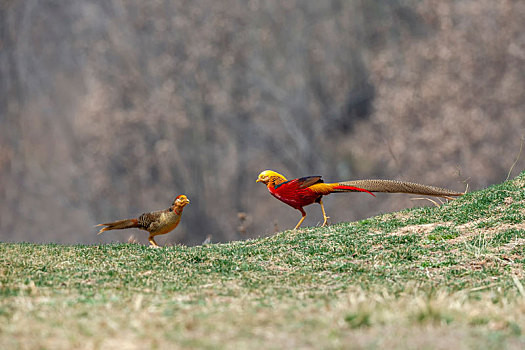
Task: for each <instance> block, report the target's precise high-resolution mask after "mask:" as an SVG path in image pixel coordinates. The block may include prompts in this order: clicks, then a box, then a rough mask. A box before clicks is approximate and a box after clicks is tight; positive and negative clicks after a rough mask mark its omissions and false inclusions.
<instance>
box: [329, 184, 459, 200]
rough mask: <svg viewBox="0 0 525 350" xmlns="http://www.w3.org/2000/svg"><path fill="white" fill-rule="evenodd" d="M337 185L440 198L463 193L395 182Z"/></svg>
mask: <svg viewBox="0 0 525 350" xmlns="http://www.w3.org/2000/svg"><path fill="white" fill-rule="evenodd" d="M339 184H340V185H343V186H355V187H358V188H362V189H365V190H367V191H369V192H387V193H411V194H419V195H424V196H434V197H442V198H450V197H456V196H461V195H463V194H464V193H463V192H456V191H451V190H447V189H445V188H440V187H435V186H428V185H421V184H418V183H414V182H405V181H397V180H354V181H343V182H340V183H339Z"/></svg>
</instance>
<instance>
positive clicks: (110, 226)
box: [97, 219, 139, 234]
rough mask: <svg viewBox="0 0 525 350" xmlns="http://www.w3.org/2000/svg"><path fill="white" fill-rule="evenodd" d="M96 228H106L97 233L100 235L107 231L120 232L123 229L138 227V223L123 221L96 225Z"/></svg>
mask: <svg viewBox="0 0 525 350" xmlns="http://www.w3.org/2000/svg"><path fill="white" fill-rule="evenodd" d="M97 226H106V227H103V228H101V229H100V231H98V234H101V233H102V232H105V231H109V230H122V229H125V228H134V227H139V221H138V220H137V219H125V220H118V221H114V222H108V223H105V224H98V225H97Z"/></svg>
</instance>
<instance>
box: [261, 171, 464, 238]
mask: <svg viewBox="0 0 525 350" xmlns="http://www.w3.org/2000/svg"><path fill="white" fill-rule="evenodd" d="M256 182H262V183H263V184H265V185H266V187H268V191H270V193H271V194H272V195H273V196H274V197H275V198H277V199H279V200H280V201H282V202H284V203H286V204H288V205H289V206H291V207H292V208H295V209H297V210H299V211H300V212H301V214H302V217H301V220H299V222H298V223H297V225H296V226H295V228H294V229H297V228H298V227H299V226H301V224H302V222H303V221H304V219H305V218H306V212H305V211H304V209H303V207H305V206H307V205H310V204H313V203H319V204H320V205H321V210H322V211H323V218H324V222H323V225H322V226H324V225H326V221H327V220H328V219H329V217H328V216H326V212H325V210H324V206H323V201H322V200H321V199H322V197H323V196H326V195H328V194H330V193H334V192H366V193H370V194H371V195H372V196H374V194H373V193H372V192H388V193H412V194H419V195H426V196H434V197H442V198H447V199H450V197H453V196H461V195H462V194H463V193H461V192H455V191H450V190H447V189H444V188H439V187H434V186H427V185H420V184H417V183H413V182H405V181H397V180H355V181H341V182H336V183H325V182H324V181H323V180H322V179H321V176H307V177H301V178H299V179H293V180H286V178H285V177H284V176H282V175H281V174H279V173H277V172H275V171H273V170H265V171H263V172H262V173H260V174H259V177H258V178H257V181H256Z"/></svg>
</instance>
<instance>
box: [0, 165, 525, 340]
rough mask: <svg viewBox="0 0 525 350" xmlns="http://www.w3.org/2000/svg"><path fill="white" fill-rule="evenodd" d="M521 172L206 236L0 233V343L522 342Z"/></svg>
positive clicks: (524, 230)
mask: <svg viewBox="0 0 525 350" xmlns="http://www.w3.org/2000/svg"><path fill="white" fill-rule="evenodd" d="M524 218H525V173H523V174H522V175H520V176H519V177H517V178H516V179H514V180H512V181H508V182H506V183H503V184H501V185H497V186H493V187H491V188H489V189H487V190H484V191H480V192H475V193H471V194H468V195H466V196H464V197H462V198H460V199H458V200H455V201H453V202H450V203H448V204H445V205H443V206H441V207H439V208H437V207H425V208H417V209H413V210H406V211H402V212H398V213H392V214H385V215H382V216H378V217H374V218H370V219H367V220H363V221H360V222H356V223H343V224H338V225H334V226H330V227H328V228H305V229H302V230H299V231H295V232H293V231H286V232H282V233H280V234H277V235H275V236H273V237H269V238H265V239H258V240H251V241H245V242H233V243H230V244H213V245H208V246H201V247H183V246H176V247H169V248H164V249H149V248H147V247H144V246H140V245H135V244H118V245H102V246H58V245H34V244H0V348H16V347H20V348H49V349H61V348H62V349H69V348H76V349H92V348H109V347H118V348H121V349H127V348H135V347H136V348H148V347H150V348H172V347H173V345H174V344H176V345H178V346H179V347H182V348H184V347H187V348H193V347H200V348H226V347H227V348H254V347H264V348H284V347H286V348H361V347H364V348H380V347H388V348H403V349H405V348H408V349H410V348H412V349H421V348H443V349H446V348H449V347H450V346H451V345H452V344H455V345H456V348H472V347H479V348H494V349H500V348H504V347H507V348H522V347H524V346H525V335H523V332H525V296H524V295H523V294H524V293H525V291H524V290H523V285H522V284H525V278H524V271H523V267H524V263H525V223H524Z"/></svg>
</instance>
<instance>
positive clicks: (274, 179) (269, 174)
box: [255, 170, 286, 186]
mask: <svg viewBox="0 0 525 350" xmlns="http://www.w3.org/2000/svg"><path fill="white" fill-rule="evenodd" d="M285 181H286V178H285V177H284V176H282V175H281V174H279V173H278V172H275V171H273V170H265V171H263V172H261V173H260V174H259V177H258V178H257V181H255V182H262V183H263V184H265V185H267V186H275V185H278V184H280V183H283V182H285Z"/></svg>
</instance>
